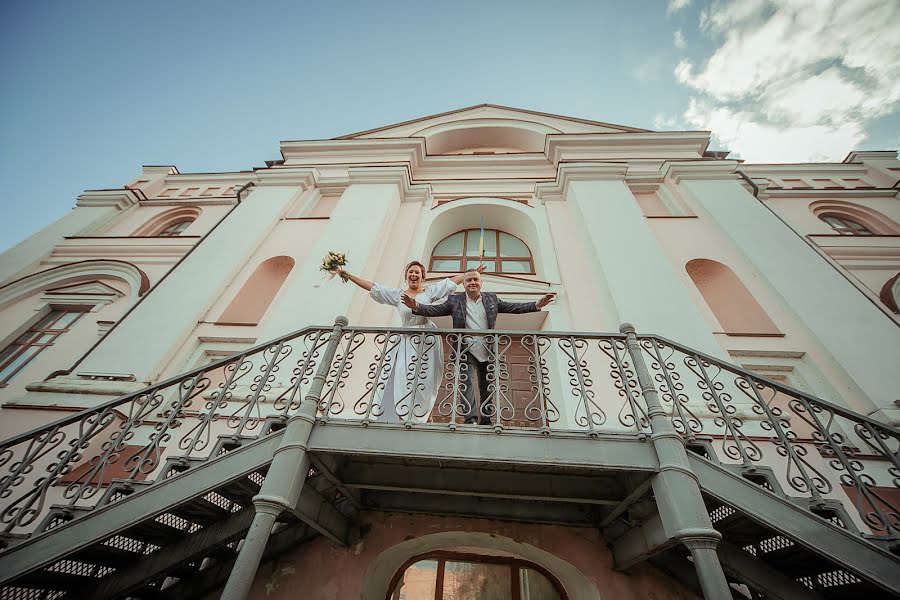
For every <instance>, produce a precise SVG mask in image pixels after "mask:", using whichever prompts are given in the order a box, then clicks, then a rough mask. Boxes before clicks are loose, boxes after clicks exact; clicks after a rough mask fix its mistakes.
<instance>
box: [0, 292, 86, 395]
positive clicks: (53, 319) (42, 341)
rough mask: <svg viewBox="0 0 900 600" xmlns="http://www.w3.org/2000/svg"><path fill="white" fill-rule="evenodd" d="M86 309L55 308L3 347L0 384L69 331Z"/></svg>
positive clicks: (0, 357) (0, 354)
mask: <svg viewBox="0 0 900 600" xmlns="http://www.w3.org/2000/svg"><path fill="white" fill-rule="evenodd" d="M88 310H89V309H87V308H70V307H66V308H60V309H56V308H55V309H53V310H51V311H50V312H49V313H48V314H47V315H46V316H44V317H43V318H42V319H41V320H40V321H38V322H37V323H35V324H34V325H32V326H31V327H29V328H28V331H26V332H25V333H23V334H22V335H20V336H19V337H17V338H16V339H15V341H13V342H12V343H11V344H10V345H9V346H7V347H6V348H4V349H3V351H2V352H0V385H5V384H6V383H7V382H8V381H9V380H10V379H12V378H13V377H15V375H16V373H18V372H19V371H21V370H22V368H23V367H24V366H25V365H27V364H28V363H29V362H31V360H32V359H33V358H34V357H35V356H37V355H38V354H40V353H41V352H42V351H43V350H44V349H45V348H49V347H50V346H52V345H53V342H54V341H55V340H56V338H58V337H59V336H61V335H62V334H64V333H65V332H67V331H69V329H70V328H71V327H72V324H73V323H75V321H77V320H78V319H79V317H81V315H83V314H84V313H85V312H87V311H88Z"/></svg>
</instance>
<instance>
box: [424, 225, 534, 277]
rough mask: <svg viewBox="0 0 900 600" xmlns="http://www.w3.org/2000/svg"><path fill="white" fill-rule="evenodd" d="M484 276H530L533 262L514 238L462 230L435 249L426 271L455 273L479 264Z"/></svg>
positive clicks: (503, 234)
mask: <svg viewBox="0 0 900 600" xmlns="http://www.w3.org/2000/svg"><path fill="white" fill-rule="evenodd" d="M482 252H483V253H484V259H483V260H484V264H485V265H486V266H487V272H488V273H506V274H509V275H533V274H534V259H533V258H532V256H531V250H529V249H528V246H527V245H526V244H525V242H523V241H522V240H520V239H519V238H517V237H516V236H514V235H510V234H508V233H506V232H505V231H499V230H497V229H485V230H484V237H483V238H482V236H481V230H480V229H465V230H463V231H457V232H456V233H454V234H453V235H449V236H447V237H445V238H444V239H442V240H441V241H440V242H438V243H437V245H435V247H434V250H433V251H432V253H431V266H430V267H429V269H428V270H429V271H432V272H435V273H459V272H460V271H464V270H466V269H474V268H475V267H477V266H478V265H479V263H480V262H482V259H481V258H480V255H481V253H482Z"/></svg>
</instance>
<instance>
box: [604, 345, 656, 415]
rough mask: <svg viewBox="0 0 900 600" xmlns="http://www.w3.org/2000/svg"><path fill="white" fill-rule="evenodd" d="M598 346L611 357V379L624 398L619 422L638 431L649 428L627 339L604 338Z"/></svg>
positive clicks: (620, 395) (618, 392)
mask: <svg viewBox="0 0 900 600" xmlns="http://www.w3.org/2000/svg"><path fill="white" fill-rule="evenodd" d="M598 347H599V348H600V350H601V351H602V352H603V354H605V355H606V356H607V357H608V358H609V365H608V367H609V376H610V379H611V380H612V383H613V385H614V386H615V388H616V393H617V394H618V395H619V397H620V398H622V399H623V402H622V406H621V407H620V408H619V423H621V424H622V425H624V426H625V427H629V428H632V427H633V428H634V429H635V430H637V431H642V430H644V429H649V427H650V419H649V417H648V416H647V410H646V407H645V406H644V405H643V404H642V403H641V402H640V400H641V391H640V387H639V386H638V382H637V378H636V377H635V375H634V369H633V368H632V366H631V363H630V359H629V358H628V349H627V346H626V344H625V340H623V339H621V338H604V339H601V340H600V341H599V343H598Z"/></svg>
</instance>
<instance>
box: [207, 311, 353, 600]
mask: <svg viewBox="0 0 900 600" xmlns="http://www.w3.org/2000/svg"><path fill="white" fill-rule="evenodd" d="M346 325H347V317H338V318H337V319H335V320H334V328H333V329H332V330H331V338H330V339H329V340H328V345H327V346H326V347H325V352H324V353H323V356H322V362H320V363H319V367H318V369H317V370H316V375H315V377H314V378H313V381H312V385H311V386H310V390H309V393H308V394H307V395H306V398H304V399H303V402H302V403H301V405H300V410H299V411H298V414H297V415H296V416H294V417H292V418H291V419H290V420H289V421H288V423H287V427H286V428H285V431H284V437H283V438H282V440H281V445H280V446H279V447H278V449H277V450H275V453H274V456H273V458H272V464H271V465H270V466H269V472H268V474H267V475H266V479H265V481H263V484H262V488H261V489H260V490H259V494H257V495H256V496H254V497H253V506H254V507H255V509H256V516H255V517H254V518H253V523H252V524H251V525H250V530H249V531H248V532H247V536H246V537H245V538H244V543H243V545H242V546H241V550H240V552H239V553H238V557H237V560H236V561H235V563H234V567H233V568H232V570H231V574H230V575H229V576H228V582H227V583H226V584H225V589H224V590H223V591H222V596H221V600H244V599H245V598H246V597H247V593H248V592H249V591H250V586H251V585H252V584H253V579H254V577H255V576H256V569H257V568H258V567H259V561H260V559H261V558H262V555H263V551H264V550H265V548H266V543H267V542H268V541H269V536H270V535H271V533H272V526H273V525H274V524H275V520H276V519H277V518H278V516H279V515H280V514H281V513H282V512H283V511H285V510H292V509H293V508H294V507H295V506H296V505H297V501H298V499H299V498H300V492H301V491H302V490H303V484H304V483H305V482H306V475H307V473H308V472H309V456H308V455H307V453H306V449H307V444H308V443H309V437H310V435H311V434H312V429H313V426H314V425H315V423H316V409H317V408H318V405H319V400H320V399H321V398H322V390H323V389H324V388H325V380H326V378H327V376H328V371H329V369H331V362H332V360H333V359H334V354H335V351H336V350H337V346H338V343H339V342H340V340H341V333H342V331H343V328H344V327H345V326H346Z"/></svg>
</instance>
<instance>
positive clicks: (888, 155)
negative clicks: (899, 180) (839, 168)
mask: <svg viewBox="0 0 900 600" xmlns="http://www.w3.org/2000/svg"><path fill="white" fill-rule="evenodd" d="M869 160H893V161H896V160H897V151H896V150H863V151H856V152H851V153H850V154H848V155H847V158H845V159H844V160H843V161H842V162H844V163H861V162H865V161H869Z"/></svg>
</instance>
